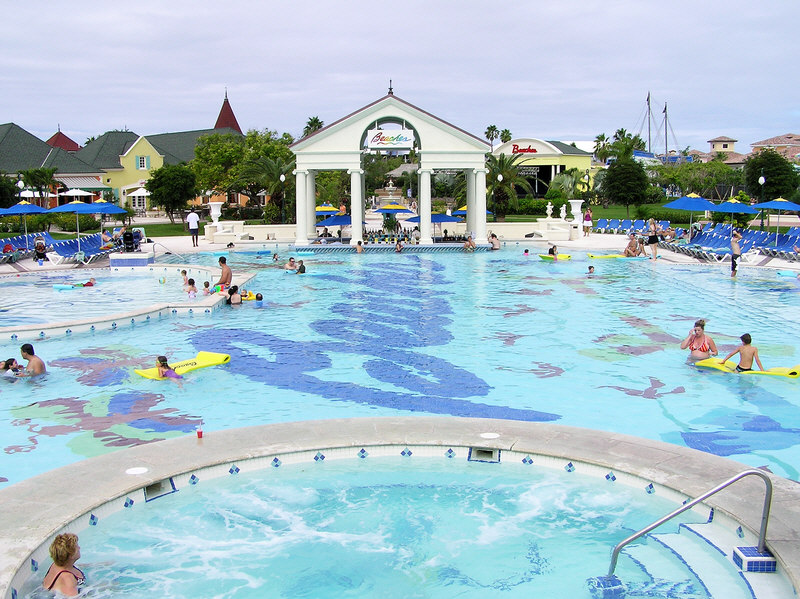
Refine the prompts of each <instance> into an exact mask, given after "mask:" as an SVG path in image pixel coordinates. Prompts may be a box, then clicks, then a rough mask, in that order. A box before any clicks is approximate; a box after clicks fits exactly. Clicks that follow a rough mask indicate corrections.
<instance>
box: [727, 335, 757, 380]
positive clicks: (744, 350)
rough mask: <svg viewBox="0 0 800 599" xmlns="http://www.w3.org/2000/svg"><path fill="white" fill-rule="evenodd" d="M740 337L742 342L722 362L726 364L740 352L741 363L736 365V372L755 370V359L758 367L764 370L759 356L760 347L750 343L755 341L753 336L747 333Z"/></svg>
mask: <svg viewBox="0 0 800 599" xmlns="http://www.w3.org/2000/svg"><path fill="white" fill-rule="evenodd" d="M739 339H741V340H742V344H741V345H740V346H739V347H737V348H736V349H735V350H733V351H732V352H731V353H729V354H728V355H727V356H725V359H724V360H722V363H723V364H724V363H725V362H727V361H728V360H730V359H731V358H732V357H733V356H734V355H736V354H739V363H738V364H737V365H736V372H748V371H750V370H753V360H755V362H756V364H758V368H759V369H760V370H764V367H763V366H762V365H761V358H759V357H758V348H757V347H755V346H753V345H750V344H751V343H752V342H753V339H752V337H750V333H745V334H744V335H742V336H741V337H739Z"/></svg>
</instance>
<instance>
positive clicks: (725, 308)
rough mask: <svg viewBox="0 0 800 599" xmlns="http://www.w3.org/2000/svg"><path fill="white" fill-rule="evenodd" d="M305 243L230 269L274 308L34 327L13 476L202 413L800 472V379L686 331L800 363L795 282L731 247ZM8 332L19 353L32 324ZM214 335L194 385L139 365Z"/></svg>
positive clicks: (191, 348) (6, 417)
mask: <svg viewBox="0 0 800 599" xmlns="http://www.w3.org/2000/svg"><path fill="white" fill-rule="evenodd" d="M188 258H191V261H192V262H193V263H195V264H205V265H213V264H215V263H216V256H215V255H210V254H208V255H197V256H193V257H188ZM303 259H304V260H305V263H306V265H307V267H308V274H306V275H293V274H284V272H283V271H282V270H280V269H279V268H275V267H274V266H273V265H272V262H271V259H270V257H269V256H268V255H265V256H261V255H258V254H243V253H231V254H230V256H229V263H230V264H231V266H232V268H233V270H234V272H241V271H254V272H257V273H258V275H257V277H256V279H255V281H254V282H253V283H252V285H251V287H252V289H253V290H254V291H260V292H261V293H263V294H264V298H265V300H264V307H263V308H262V309H258V308H257V307H256V306H255V303H254V302H245V303H244V305H242V306H241V307H226V308H223V309H221V310H219V311H217V312H215V313H213V314H211V315H200V314H197V315H194V316H191V315H186V316H178V317H175V318H165V319H162V320H160V321H151V322H149V323H142V324H136V325H131V326H121V327H118V328H116V329H115V330H108V331H97V332H94V333H86V334H75V335H72V336H70V337H58V338H47V339H43V340H41V341H38V342H36V343H34V346H35V349H36V353H37V354H38V355H40V356H41V357H42V358H43V359H44V360H45V361H46V362H47V364H48V370H49V372H48V374H47V375H46V377H44V378H42V379H41V380H34V381H15V382H8V381H0V398H2V409H1V410H0V430H2V439H3V453H2V454H0V481H2V480H3V479H4V482H5V483H6V484H8V483H13V482H16V481H19V480H21V479H24V478H27V477H29V476H32V475H35V474H39V473H42V472H45V471H47V470H49V469H51V468H55V467H57V466H61V465H64V464H68V463H71V462H74V461H77V460H80V459H83V458H84V457H88V456H93V455H98V454H101V453H105V452H108V451H113V450H116V449H118V448H124V447H128V446H132V445H137V444H141V443H148V442H152V441H156V440H160V439H165V438H170V437H174V436H178V435H184V434H187V433H191V432H193V431H194V428H195V426H196V425H197V424H198V423H200V422H201V421H202V422H203V424H204V428H205V430H206V431H207V434H213V431H214V430H219V429H227V428H232V427H238V426H247V425H253V424H265V423H272V422H287V421H295V420H308V419H320V418H341V417H358V416H391V415H395V414H403V415H407V414H408V413H412V412H413V413H421V414H426V415H430V414H434V415H435V414H440V415H446V416H474V417H484V418H510V419H518V420H527V421H540V422H558V423H560V424H565V425H572V426H579V427H587V428H595V429H603V430H609V431H615V432H620V433H627V434H632V435H638V436H641V437H646V438H651V439H657V440H662V441H667V442H671V443H676V444H679V445H684V446H689V447H692V448H695V449H700V450H702V451H707V452H710V453H713V454H716V455H720V456H726V457H730V458H733V459H736V460H739V461H741V462H744V463H746V464H748V465H750V466H756V467H758V466H767V467H768V468H769V469H770V470H771V471H773V472H775V473H777V474H780V475H782V476H786V477H789V478H792V479H795V480H798V479H800V474H799V473H798V464H800V410H798V407H800V405H799V404H800V394H798V393H797V389H798V380H797V379H794V380H792V379H787V378H782V377H767V376H738V375H732V374H724V373H721V372H717V371H704V370H700V369H697V368H696V367H694V366H692V365H691V364H687V362H686V358H687V352H686V351H682V350H681V349H680V347H679V344H680V341H681V340H682V339H683V338H684V337H685V336H686V334H687V332H688V331H689V330H690V328H691V327H692V325H693V323H694V321H695V319H697V318H701V317H702V318H706V319H707V320H708V325H707V327H706V330H707V332H708V333H709V334H710V335H711V336H712V337H713V338H714V339H715V341H716V343H717V345H718V347H719V349H720V352H724V353H727V352H728V351H729V350H731V349H733V348H734V347H735V346H736V345H738V343H739V340H738V337H739V336H740V335H741V334H743V333H745V332H749V333H751V334H752V336H753V340H754V341H753V343H754V345H756V346H757V347H758V348H759V353H760V355H761V358H762V361H763V363H764V365H765V366H766V367H771V366H792V365H794V364H797V363H800V351H799V350H800V346H799V345H798V343H799V342H798V339H800V323H799V322H798V319H797V316H796V315H797V314H798V313H800V312H799V311H798V307H800V294H798V287H797V284H796V283H795V282H793V281H791V280H786V279H782V280H781V279H780V278H779V277H777V276H775V274H774V273H773V272H769V271H767V272H757V271H755V270H754V269H742V271H741V272H740V274H739V276H738V277H737V278H736V279H733V280H732V279H731V278H730V276H729V270H728V269H727V268H726V267H725V266H716V265H715V266H700V265H675V264H669V263H662V262H661V261H658V263H653V262H651V261H622V260H593V261H588V260H586V258H585V257H584V256H583V255H581V254H579V253H577V252H576V253H575V254H574V257H573V260H572V261H569V262H558V263H552V262H544V261H541V260H539V259H538V258H537V257H536V256H531V257H530V258H525V257H523V256H522V250H521V249H517V248H515V249H511V248H510V247H509V248H505V249H503V250H501V251H500V252H486V253H475V254H462V253H453V254H446V253H437V254H429V255H426V254H409V255H402V254H401V255H379V254H361V255H356V254H352V255H351V254H341V255H337V254H326V255H322V256H303ZM589 263H591V264H594V265H595V267H596V269H597V271H596V274H595V275H594V276H592V277H589V276H587V275H586V271H587V266H588V264H589ZM156 284H158V283H156ZM98 289H102V287H100V288H98ZM69 293H72V292H69ZM102 297H105V295H103V296H102ZM99 299H100V298H98V300H99ZM3 349H4V350H5V353H7V354H8V357H11V356H17V355H18V354H19V347H18V344H17V343H12V342H10V341H5V342H4V345H3V346H2V348H0V352H2V350H3ZM198 350H207V351H216V352H224V353H229V354H230V355H231V357H232V359H231V361H230V363H229V364H227V365H225V366H220V367H214V368H207V369H202V370H197V371H195V372H192V373H190V374H188V375H187V376H186V378H185V380H184V382H183V386H182V387H179V386H178V385H176V384H174V383H172V382H170V381H153V380H148V379H144V378H141V377H139V376H137V375H136V374H134V373H133V369H134V368H139V367H142V366H144V367H151V366H153V365H154V361H155V357H156V356H157V355H159V354H165V355H167V356H168V357H169V358H170V359H173V360H181V359H184V358H187V357H192V356H194V354H195V353H196V352H197V351H198ZM3 356H4V354H3V353H0V357H3Z"/></svg>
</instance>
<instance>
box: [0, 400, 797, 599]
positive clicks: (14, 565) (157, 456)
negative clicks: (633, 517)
mask: <svg viewBox="0 0 800 599" xmlns="http://www.w3.org/2000/svg"><path fill="white" fill-rule="evenodd" d="M486 433H491V434H490V435H486ZM386 446H393V447H407V446H436V447H443V448H444V447H460V448H464V447H467V448H469V447H473V448H474V447H477V448H483V449H500V450H504V451H512V450H513V451H514V452H523V453H528V454H530V455H534V456H548V457H553V458H557V459H563V460H565V461H575V462H576V463H586V464H590V465H593V466H598V467H601V468H608V469H610V470H613V471H614V472H615V473H628V474H631V475H634V476H637V477H639V478H641V479H643V480H644V481H650V482H651V483H653V484H654V485H661V486H663V487H667V488H669V489H674V490H675V491H678V492H679V493H681V494H683V495H685V496H686V497H697V496H698V495H701V494H702V493H704V492H706V491H708V490H709V489H710V488H712V487H713V486H715V485H717V484H719V483H720V482H722V481H725V480H727V479H729V478H731V477H733V476H735V475H736V474H738V473H740V472H742V471H745V470H749V469H750V468H748V467H747V466H745V465H743V464H740V463H738V462H734V461H732V460H728V459H725V458H721V457H718V456H714V455H711V454H707V453H704V452H700V451H696V450H693V449H689V448H686V447H679V446H677V445H672V444H668V443H663V442H660V441H651V440H647V439H640V438H637V437H631V436H627V435H621V434H617V433H607V432H603V431H597V430H589V429H580V428H574V427H567V426H562V425H555V424H542V423H532V422H521V421H509V420H487V419H479V418H436V417H425V416H414V417H388V418H358V419H339V420H324V421H305V422H293V423H284V424H270V425H263V426H253V427H246V428H238V429H228V430H221V431H205V435H204V438H202V439H198V438H197V437H196V436H195V435H194V434H192V435H186V436H184V437H180V438H176V439H170V440H167V441H161V442H159V443H153V444H147V445H141V446H137V447H133V448H129V449H125V450H124V451H116V452H113V453H109V454H104V455H101V456H98V457H95V458H90V459H86V460H82V461H80V462H78V463H75V464H72V465H69V466H65V467H63V468H58V469H56V470H52V471H50V472H47V473H45V474H42V475H39V476H35V477H33V478H30V479H27V480H24V481H22V482H19V483H16V484H15V485H13V486H11V487H10V488H8V489H3V490H0V505H2V506H3V513H4V517H3V528H2V530H0V597H4V598H6V597H11V585H12V579H13V577H14V575H15V573H16V572H17V571H18V570H21V569H26V571H27V572H28V573H30V565H29V561H30V558H31V556H32V554H33V552H34V551H36V550H37V549H38V548H40V547H42V546H46V545H47V544H48V543H49V542H50V540H51V538H52V536H53V535H54V534H56V533H58V532H59V531H61V530H62V529H63V528H64V527H65V526H68V525H70V524H73V526H72V527H71V530H74V531H76V532H80V530H81V529H82V528H85V527H86V526H87V525H89V524H91V522H90V521H89V518H88V516H89V514H91V513H92V511H93V510H97V509H98V508H100V507H101V506H103V505H104V504H106V503H107V502H108V501H109V500H112V499H117V498H122V497H125V496H127V495H129V494H132V493H134V492H136V491H137V490H139V489H142V488H143V487H146V486H149V485H152V484H156V483H159V482H160V481H164V480H167V479H169V478H170V477H176V476H179V475H187V474H188V473H192V472H197V471H199V470H201V469H203V468H206V467H213V466H223V467H224V468H225V469H227V468H228V467H229V465H231V464H237V465H239V466H241V467H242V469H243V470H244V471H247V470H248V468H249V469H250V470H252V469H253V468H254V466H248V465H247V462H246V460H250V459H258V458H271V456H274V455H286V454H292V453H296V452H307V451H316V450H330V449H337V448H350V449H351V450H353V451H358V449H357V448H363V447H367V448H370V447H386ZM535 459H536V458H534V466H533V467H536V466H535V464H536V462H535ZM260 467H261V468H263V467H265V466H264V465H263V464H262V465H261V466H260ZM266 467H268V465H267V466H266ZM131 468H138V469H139V472H143V473H135V474H131V473H126V471H127V470H130V469H131ZM142 469H145V470H144V471H142ZM769 476H770V479H771V480H772V483H773V485H774V496H773V501H772V511H771V516H770V521H769V528H768V531H767V547H768V548H769V549H770V551H772V553H773V554H774V555H775V557H776V558H777V560H778V563H779V564H780V568H781V569H782V571H783V572H784V573H785V575H786V576H787V578H788V579H789V580H790V581H791V583H792V584H793V585H794V587H795V589H798V588H800V485H798V484H797V483H795V482H792V481H789V480H786V479H784V478H781V477H778V476H773V475H769ZM201 477H202V475H201ZM756 478H757V477H747V478H746V479H743V480H741V481H738V482H737V483H735V485H734V488H733V489H732V490H731V491H730V492H728V491H722V492H721V493H719V494H717V495H715V496H714V497H712V498H711V499H709V500H707V501H706V502H705V503H706V504H707V505H709V506H712V507H714V508H715V510H720V511H721V512H722V513H725V514H727V515H730V516H732V517H734V519H735V520H738V521H739V522H740V523H741V524H742V525H743V526H744V527H746V528H748V529H750V531H752V532H755V533H756V535H757V531H758V529H759V526H760V521H761V510H762V506H763V502H764V492H765V486H764V483H763V481H762V480H760V479H758V480H756ZM98 513H100V512H98ZM12 514H13V517H10V516H11V515H12ZM101 517H102V516H101ZM612 544H613V541H609V556H610V553H611V549H612V548H613V547H612ZM729 557H730V556H729ZM602 574H604V572H598V575H602ZM33 575H34V576H37V575H38V576H41V573H38V574H33ZM760 576H769V574H761V575H760ZM16 584H19V580H18V581H17V583H16Z"/></svg>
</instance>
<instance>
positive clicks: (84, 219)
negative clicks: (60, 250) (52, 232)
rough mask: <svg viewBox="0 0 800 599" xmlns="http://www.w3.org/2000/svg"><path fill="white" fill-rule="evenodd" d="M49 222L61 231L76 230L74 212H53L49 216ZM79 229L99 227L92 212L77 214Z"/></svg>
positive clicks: (87, 229) (89, 229) (69, 231)
mask: <svg viewBox="0 0 800 599" xmlns="http://www.w3.org/2000/svg"><path fill="white" fill-rule="evenodd" d="M50 218H51V222H52V223H53V224H54V225H56V226H57V227H58V228H59V229H61V230H62V231H65V232H67V233H73V232H75V231H76V228H75V227H76V225H75V223H76V220H75V215H74V214H69V213H64V214H54V215H52V216H51V217H50ZM77 222H78V224H79V225H80V229H81V231H91V230H93V229H97V228H98V227H100V222H99V221H98V220H97V219H96V218H95V217H94V215H92V214H79V215H78V219H77Z"/></svg>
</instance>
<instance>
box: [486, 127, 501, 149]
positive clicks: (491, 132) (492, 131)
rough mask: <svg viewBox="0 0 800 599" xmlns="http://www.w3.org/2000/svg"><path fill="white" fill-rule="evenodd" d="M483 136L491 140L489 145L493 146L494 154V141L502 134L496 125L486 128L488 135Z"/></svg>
mask: <svg viewBox="0 0 800 599" xmlns="http://www.w3.org/2000/svg"><path fill="white" fill-rule="evenodd" d="M483 135H484V136H485V137H486V139H488V140H489V144H491V147H492V152H494V140H495V139H497V138H498V137H500V132H499V131H498V130H497V127H495V126H494V125H489V126H488V127H486V133H484V134H483Z"/></svg>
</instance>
